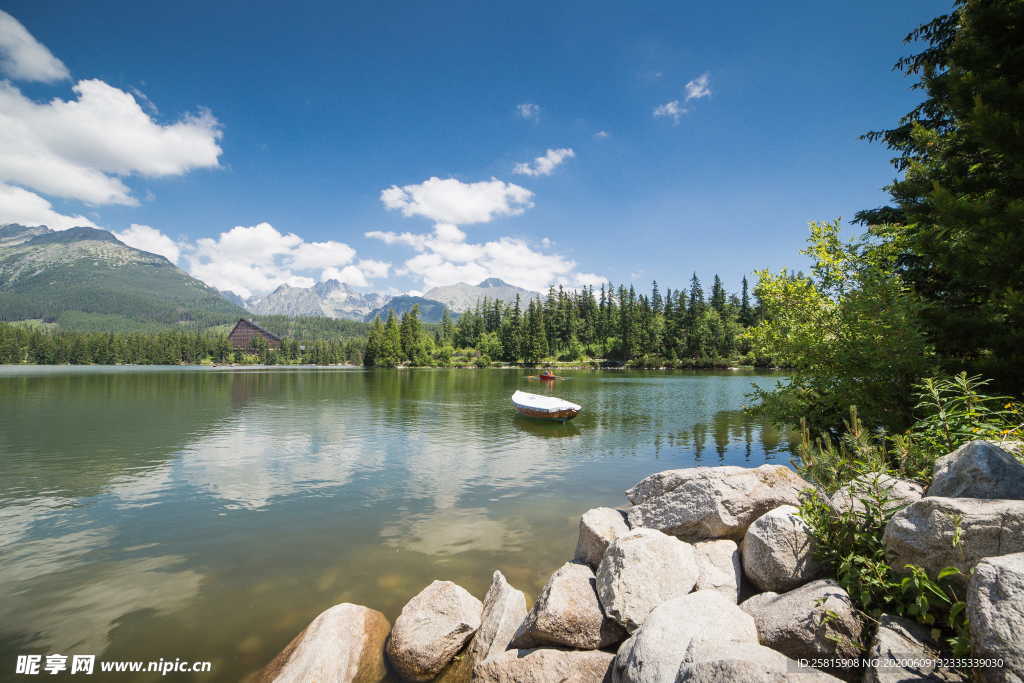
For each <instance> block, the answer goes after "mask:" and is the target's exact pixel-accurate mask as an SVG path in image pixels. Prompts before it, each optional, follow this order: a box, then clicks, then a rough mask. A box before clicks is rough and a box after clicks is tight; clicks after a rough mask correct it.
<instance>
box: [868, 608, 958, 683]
mask: <svg viewBox="0 0 1024 683" xmlns="http://www.w3.org/2000/svg"><path fill="white" fill-rule="evenodd" d="M941 658H942V653H941V651H940V649H939V647H938V644H937V643H936V642H935V641H934V640H932V637H931V631H930V629H929V628H928V627H927V626H924V625H922V624H919V623H917V622H916V621H911V620H910V619H904V618H903V617H897V616H893V615H891V614H883V615H882V616H881V618H880V619H879V620H878V630H877V631H876V632H875V637H874V639H873V640H872V641H871V648H870V649H869V650H868V661H870V662H872V663H873V665H872V666H869V667H868V668H867V670H866V671H865V672H864V683H902V682H903V681H914V680H929V681H963V680H966V678H965V677H964V676H963V675H962V674H960V673H959V672H957V671H955V670H952V669H947V668H944V667H936V666H935V665H936V664H937V663H939V660H940V659H941Z"/></svg>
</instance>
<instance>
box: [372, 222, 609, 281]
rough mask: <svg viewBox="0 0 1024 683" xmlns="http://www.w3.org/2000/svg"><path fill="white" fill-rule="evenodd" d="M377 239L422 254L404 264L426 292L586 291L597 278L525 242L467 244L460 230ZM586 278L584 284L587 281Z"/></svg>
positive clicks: (439, 227)
mask: <svg viewBox="0 0 1024 683" xmlns="http://www.w3.org/2000/svg"><path fill="white" fill-rule="evenodd" d="M366 236H367V237H369V238H371V239H377V240H381V241H382V242H384V243H385V244H404V245H406V246H410V247H412V248H413V249H415V250H416V251H417V252H419V253H418V254H416V255H415V256H413V257H412V258H410V259H408V260H407V261H406V262H405V263H404V265H403V272H405V273H406V274H409V275H412V276H414V277H418V278H421V279H422V280H423V286H424V288H425V289H430V288H431V287H440V286H444V285H452V284H456V283H458V282H468V283H471V284H475V283H477V282H480V281H481V280H484V279H486V278H488V277H498V278H501V279H502V280H505V281H506V282H510V283H512V284H514V285H518V286H520V287H526V288H527V289H532V290H535V291H540V290H543V289H545V288H547V286H548V285H549V284H552V283H554V284H565V285H568V286H580V285H582V284H588V283H589V282H590V281H591V280H593V279H594V278H598V279H599V280H600V281H604V280H603V278H599V276H596V275H592V274H589V273H588V274H578V273H576V272H575V268H576V264H575V262H573V261H571V260H569V259H567V258H565V257H563V256H561V255H559V254H551V253H545V252H542V251H538V250H536V249H534V248H532V247H531V246H530V245H529V244H527V243H526V242H525V241H524V240H521V239H517V238H513V237H500V238H498V239H496V240H492V241H489V242H480V243H470V242H466V234H465V233H464V232H462V231H461V230H459V229H458V228H457V227H455V226H454V225H444V224H440V225H437V226H435V228H434V232H433V233H428V234H413V233H393V232H382V231H379V230H377V231H371V232H368V233H366ZM581 278H583V279H581Z"/></svg>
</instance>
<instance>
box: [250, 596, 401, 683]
mask: <svg viewBox="0 0 1024 683" xmlns="http://www.w3.org/2000/svg"><path fill="white" fill-rule="evenodd" d="M390 629H391V623H390V622H389V621H388V620H387V619H386V618H385V617H384V615H383V614H381V613H380V612H378V611H377V610H374V609H370V608H369V607H363V606H362V605H353V604H351V603H347V602H344V603H341V604H340V605H335V606H334V607H331V608H330V609H327V610H325V611H323V612H321V613H320V614H318V615H317V617H316V618H315V619H313V621H311V622H310V623H309V626H307V627H306V628H305V629H304V630H303V631H302V633H300V634H299V635H297V636H295V638H294V639H293V640H292V641H291V642H290V643H288V645H287V646H286V647H285V648H284V650H282V651H281V653H280V654H278V655H277V656H276V657H274V659H273V660H272V661H271V662H270V663H269V664H267V666H265V667H264V668H263V670H262V671H260V672H259V673H258V674H257V675H256V677H255V680H256V681H260V682H261V683H263V682H267V683H269V682H270V681H274V682H275V683H293V682H294V683H305V682H306V681H314V680H315V681H332V682H335V683H348V682H349V681H352V682H353V683H375V682H376V681H381V680H384V676H385V675H386V674H387V670H386V668H385V666H384V641H385V640H386V639H387V637H388V631H389V630H390Z"/></svg>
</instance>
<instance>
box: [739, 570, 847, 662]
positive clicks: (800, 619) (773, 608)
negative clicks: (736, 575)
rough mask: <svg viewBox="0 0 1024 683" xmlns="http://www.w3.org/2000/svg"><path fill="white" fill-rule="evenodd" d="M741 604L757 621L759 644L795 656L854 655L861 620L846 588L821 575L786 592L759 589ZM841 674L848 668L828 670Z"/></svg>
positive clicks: (794, 657) (827, 656)
mask: <svg viewBox="0 0 1024 683" xmlns="http://www.w3.org/2000/svg"><path fill="white" fill-rule="evenodd" d="M740 608H741V609H742V610H743V611H744V612H746V613H747V614H749V615H751V616H752V617H753V618H754V621H755V622H756V623H757V634H758V639H759V640H760V642H761V644H762V645H767V646H768V647H770V648H772V649H773V650H778V651H779V652H781V653H782V654H784V655H786V656H787V657H791V658H793V659H797V660H799V659H814V658H816V657H824V658H830V659H831V658H840V659H842V658H847V659H849V658H854V657H858V656H859V655H860V638H861V631H862V629H863V625H862V623H861V621H860V618H859V617H858V616H857V613H856V610H855V609H854V606H853V602H852V601H851V600H850V596H849V595H848V594H847V592H846V591H845V590H843V589H842V588H841V587H840V586H839V584H837V583H836V582H835V581H832V580H831V579H819V580H817V581H812V582H811V583H808V584H805V585H803V586H800V587H799V588H796V589H794V590H791V591H789V592H787V593H781V594H780V593H770V592H769V593H761V594H760V595H755V596H754V597H752V598H749V599H747V600H745V601H743V602H742V603H740ZM830 673H834V674H836V675H838V676H840V677H842V678H847V676H849V675H850V673H851V672H850V671H849V670H838V669H837V670H830Z"/></svg>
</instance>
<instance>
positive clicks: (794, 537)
mask: <svg viewBox="0 0 1024 683" xmlns="http://www.w3.org/2000/svg"><path fill="white" fill-rule="evenodd" d="M799 512H800V511H799V510H798V509H797V508H795V507H793V506H792V505H782V506H779V507H777V508H775V509H774V510H769V511H768V512H766V513H764V514H763V515H761V516H760V517H758V518H757V519H755V520H754V522H753V523H752V524H751V525H750V527H748V528H747V533H746V535H744V536H743V543H742V544H741V545H740V554H741V556H742V557H743V571H744V573H745V574H746V575H747V578H748V579H750V581H751V583H753V584H754V585H755V586H757V587H758V588H759V589H760V590H762V591H777V592H780V593H781V592H785V591H788V590H792V589H793V588H796V587H797V586H801V585H803V584H805V583H807V582H808V581H811V580H813V579H815V578H817V577H819V576H821V575H822V570H823V567H822V565H821V563H820V562H818V561H817V560H816V559H815V558H814V550H815V541H814V536H813V535H812V534H811V529H810V527H809V526H807V522H805V521H804V520H802V519H800V516H799V514H798V513H799Z"/></svg>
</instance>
